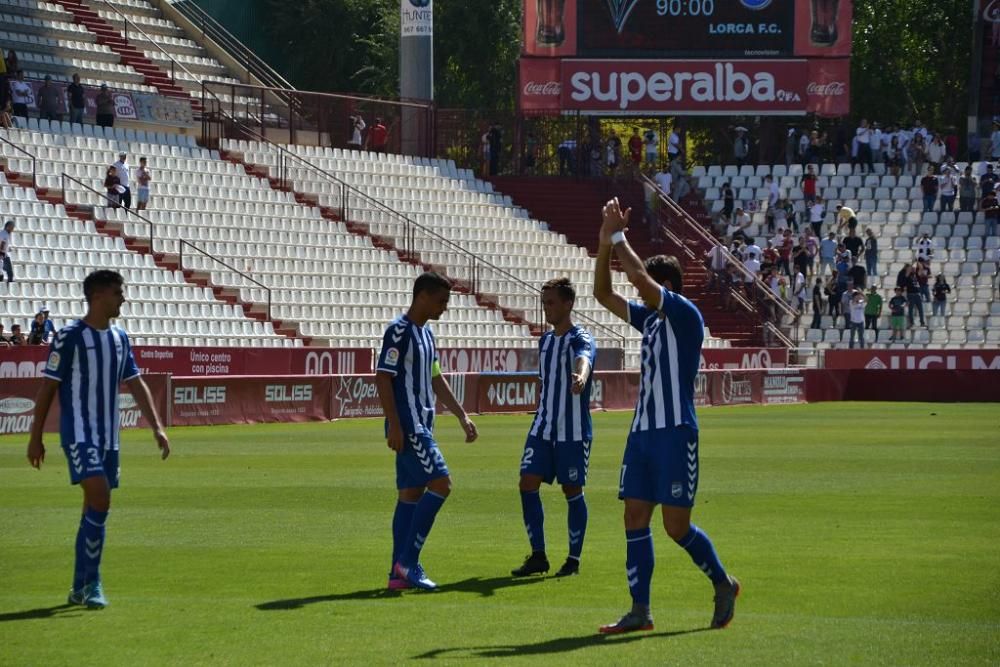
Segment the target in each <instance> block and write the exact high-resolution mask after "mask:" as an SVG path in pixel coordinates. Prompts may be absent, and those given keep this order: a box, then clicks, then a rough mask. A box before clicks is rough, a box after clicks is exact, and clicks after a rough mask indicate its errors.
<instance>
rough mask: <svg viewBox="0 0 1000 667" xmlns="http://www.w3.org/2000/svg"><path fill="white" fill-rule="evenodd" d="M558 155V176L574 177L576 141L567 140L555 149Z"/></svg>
mask: <svg viewBox="0 0 1000 667" xmlns="http://www.w3.org/2000/svg"><path fill="white" fill-rule="evenodd" d="M556 154H558V155H559V175H560V176H575V175H576V139H567V140H565V141H564V142H562V143H561V144H559V148H557V149H556Z"/></svg>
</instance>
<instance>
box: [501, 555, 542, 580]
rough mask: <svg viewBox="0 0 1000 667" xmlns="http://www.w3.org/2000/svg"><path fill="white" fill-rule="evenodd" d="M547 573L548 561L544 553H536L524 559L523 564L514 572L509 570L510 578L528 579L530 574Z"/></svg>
mask: <svg viewBox="0 0 1000 667" xmlns="http://www.w3.org/2000/svg"><path fill="white" fill-rule="evenodd" d="M548 571H549V559H548V558H547V557H546V556H545V552H544V551H536V552H534V553H532V554H531V555H530V556H528V557H527V558H525V559H524V564H523V565H522V566H521V567H519V568H517V569H516V570H511V571H510V574H511V576H512V577H528V576H531V575H532V574H545V573H546V572H548Z"/></svg>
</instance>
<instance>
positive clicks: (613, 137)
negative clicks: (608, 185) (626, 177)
mask: <svg viewBox="0 0 1000 667" xmlns="http://www.w3.org/2000/svg"><path fill="white" fill-rule="evenodd" d="M604 153H605V164H606V165H607V167H608V173H609V174H610V175H611V178H616V177H617V172H618V165H619V164H621V161H622V140H621V139H619V138H618V134H617V133H615V131H614V130H611V131H610V132H609V133H608V141H607V142H606V143H605V145H604Z"/></svg>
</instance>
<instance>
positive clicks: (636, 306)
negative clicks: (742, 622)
mask: <svg viewBox="0 0 1000 667" xmlns="http://www.w3.org/2000/svg"><path fill="white" fill-rule="evenodd" d="M630 212H631V209H629V210H627V211H625V212H624V213H623V212H622V210H621V207H620V205H619V203H618V199H617V198H615V199H613V200H611V201H609V202H608V203H607V205H606V206H605V207H604V210H603V218H604V219H603V225H602V226H601V235H600V250H599V252H598V255H597V267H596V271H595V276H594V296H595V297H596V298H597V300H598V301H599V302H600V303H601V305H603V306H604V307H605V308H607V309H608V310H609V311H611V312H612V313H614V314H615V315H617V316H618V317H620V318H621V319H623V320H625V321H626V322H628V323H629V324H631V325H632V326H633V327H635V328H636V329H638V330H639V331H641V332H642V355H641V359H642V362H641V363H642V369H641V380H640V385H639V400H638V402H637V403H636V408H635V417H634V418H633V420H632V428H631V432H630V433H629V437H628V442H627V444H626V446H625V454H624V457H623V459H622V469H621V478H620V481H619V489H618V497H619V498H621V499H622V500H624V501H625V542H626V558H625V569H626V574H627V578H628V585H629V590H630V592H631V594H632V609H631V611H629V612H628V613H627V614H625V615H624V616H623V617H622V618H621V620H619V621H618V622H617V623H612V624H611V625H606V626H603V627H602V628H601V629H600V631H601V632H602V633H606V634H614V633H620V632H631V631H635V630H652V629H653V617H652V616H651V614H650V611H649V589H650V583H651V581H652V578H653V536H652V533H651V532H650V529H649V524H650V520H651V519H652V516H653V509H654V508H655V507H656V505H661V506H662V514H663V527H664V528H665V529H666V532H667V534H668V535H669V536H670V537H671V538H672V539H673V540H674V541H675V542H676V543H677V544H678V545H679V546H680V547H681V548H682V549H684V550H685V551H687V552H688V555H689V556H690V557H691V560H693V561H694V563H695V565H697V566H698V567H699V568H700V569H701V570H702V571H703V572H704V573H705V575H706V576H708V578H709V579H710V580H711V581H712V584H713V585H714V587H715V612H714V614H713V616H712V627H713V628H724V627H726V625H728V624H729V622H730V621H731V620H732V618H733V612H734V609H735V605H736V596H737V595H738V594H739V592H740V584H739V582H738V581H737V580H736V579H735V578H734V577H732V576H730V575H729V574H727V573H726V570H725V568H723V566H722V562H721V561H720V560H719V557H718V556H717V555H716V553H715V547H714V546H713V545H712V542H711V540H709V539H708V536H707V535H706V534H705V533H704V532H703V531H702V530H701V529H699V528H698V527H697V526H695V525H693V524H692V523H691V508H692V507H693V505H694V496H695V491H696V490H697V488H698V421H697V418H696V417H695V411H694V380H695V376H696V375H697V374H698V365H699V360H700V358H701V343H702V339H703V337H704V323H703V321H702V318H701V313H700V312H698V308H697V307H696V306H695V305H694V304H693V303H691V302H690V301H688V300H687V299H686V298H684V297H683V296H681V290H682V288H683V273H682V271H681V267H680V264H679V263H678V261H677V259H676V258H675V257H670V256H667V255H658V256H655V257H650V258H649V259H648V260H646V263H645V265H643V263H642V261H641V260H640V259H639V258H638V257H637V256H636V254H635V252H634V251H633V250H632V248H631V247H629V244H628V241H627V240H626V239H625V230H626V228H627V227H628V222H629V214H630ZM612 249H614V252H615V253H616V254H617V256H618V260H619V261H620V262H621V265H622V268H623V269H624V270H625V273H626V275H627V276H628V279H629V282H631V283H632V285H633V286H635V288H636V290H638V292H639V296H640V297H642V300H643V302H644V303H635V302H629V301H626V300H625V299H624V298H623V297H622V296H620V295H618V294H616V293H615V292H614V291H613V289H612V286H611V269H610V265H609V263H610V261H611V253H612Z"/></svg>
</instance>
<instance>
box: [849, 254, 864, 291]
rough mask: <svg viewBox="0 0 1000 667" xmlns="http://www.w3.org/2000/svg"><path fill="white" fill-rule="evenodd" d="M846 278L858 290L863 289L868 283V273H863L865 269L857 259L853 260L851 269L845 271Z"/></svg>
mask: <svg viewBox="0 0 1000 667" xmlns="http://www.w3.org/2000/svg"><path fill="white" fill-rule="evenodd" d="M847 276H848V278H850V280H851V282H852V283H854V286H855V287H856V288H858V289H864V288H865V285H866V284H867V283H868V272H867V271H865V267H863V266H861V262H860V261H858V258H857V257H855V258H854V259H853V261H852V264H851V268H850V269H848V270H847Z"/></svg>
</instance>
